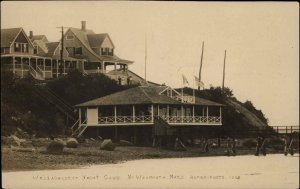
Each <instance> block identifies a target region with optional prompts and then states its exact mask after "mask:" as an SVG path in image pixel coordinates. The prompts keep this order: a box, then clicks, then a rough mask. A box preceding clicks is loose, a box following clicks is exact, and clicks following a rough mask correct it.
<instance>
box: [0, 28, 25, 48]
mask: <svg viewBox="0 0 300 189" xmlns="http://www.w3.org/2000/svg"><path fill="white" fill-rule="evenodd" d="M21 31H22V28H8V29H1V47H10V45H11V43H13V42H14V40H15V39H16V38H17V36H18V34H19V33H20V32H21Z"/></svg>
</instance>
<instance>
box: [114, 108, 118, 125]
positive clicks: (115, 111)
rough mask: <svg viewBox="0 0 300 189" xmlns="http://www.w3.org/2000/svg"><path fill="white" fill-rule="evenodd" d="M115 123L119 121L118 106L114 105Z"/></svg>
mask: <svg viewBox="0 0 300 189" xmlns="http://www.w3.org/2000/svg"><path fill="white" fill-rule="evenodd" d="M114 115H115V123H117V106H114Z"/></svg>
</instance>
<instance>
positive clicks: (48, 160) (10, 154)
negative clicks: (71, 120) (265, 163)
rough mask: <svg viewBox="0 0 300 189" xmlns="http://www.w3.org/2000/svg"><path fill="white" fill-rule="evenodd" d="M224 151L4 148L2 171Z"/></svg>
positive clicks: (241, 151) (242, 152)
mask: <svg viewBox="0 0 300 189" xmlns="http://www.w3.org/2000/svg"><path fill="white" fill-rule="evenodd" d="M25 149H26V148H25ZM29 149H31V148H29ZM20 150H21V151H20ZM224 151H225V147H221V148H215V149H210V151H209V152H208V153H201V149H200V148H199V147H193V148H189V149H188V151H174V150H167V149H158V148H152V147H136V146H117V147H116V149H115V150H114V151H104V150H100V149H99V145H97V144H95V145H91V146H83V145H80V146H79V147H78V148H65V149H64V152H63V153H62V154H58V155H54V154H47V153H45V152H46V147H43V146H42V147H37V148H35V151H34V152H26V151H24V148H17V149H16V148H9V147H2V170H4V171H24V170H45V169H66V168H80V167H83V166H88V165H99V164H107V163H120V162H124V161H128V160H136V159H154V158H155V159H157V158H180V157H203V156H223V155H224ZM254 152H255V149H251V150H249V149H241V148H238V154H239V155H245V154H253V153H254ZM270 153H271V152H270Z"/></svg>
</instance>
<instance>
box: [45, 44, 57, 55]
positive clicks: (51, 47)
mask: <svg viewBox="0 0 300 189" xmlns="http://www.w3.org/2000/svg"><path fill="white" fill-rule="evenodd" d="M58 45H59V42H49V43H46V46H47V48H48V53H47V54H46V56H48V57H52V56H53V55H54V52H55V50H56V48H57V47H58Z"/></svg>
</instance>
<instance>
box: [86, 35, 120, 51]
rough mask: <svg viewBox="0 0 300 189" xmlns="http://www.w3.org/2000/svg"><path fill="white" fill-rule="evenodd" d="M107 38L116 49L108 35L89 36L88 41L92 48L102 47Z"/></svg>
mask: <svg viewBox="0 0 300 189" xmlns="http://www.w3.org/2000/svg"><path fill="white" fill-rule="evenodd" d="M106 37H108V39H109V40H110V42H111V44H112V46H113V47H114V48H115V46H114V44H113V42H112V40H111V39H110V37H109V35H108V34H107V33H101V34H88V35H87V38H88V41H89V44H90V47H91V48H94V47H100V46H101V45H102V43H103V41H104V39H105V38H106Z"/></svg>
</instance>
